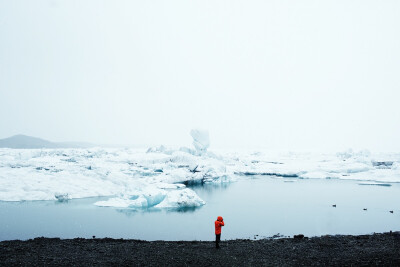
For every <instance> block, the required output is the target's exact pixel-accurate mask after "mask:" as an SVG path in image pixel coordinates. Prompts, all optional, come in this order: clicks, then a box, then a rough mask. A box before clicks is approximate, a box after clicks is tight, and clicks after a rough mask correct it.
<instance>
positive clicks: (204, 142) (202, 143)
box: [190, 129, 210, 154]
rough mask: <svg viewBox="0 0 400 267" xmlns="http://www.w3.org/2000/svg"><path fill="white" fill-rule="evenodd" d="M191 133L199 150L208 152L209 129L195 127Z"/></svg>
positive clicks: (201, 152) (199, 151)
mask: <svg viewBox="0 0 400 267" xmlns="http://www.w3.org/2000/svg"><path fill="white" fill-rule="evenodd" d="M190 135H191V136H192V137H193V145H194V147H195V148H196V150H197V152H198V153H200V154H203V153H205V152H207V148H208V147H209V146H210V136H209V134H208V131H206V130H200V129H193V130H191V131H190Z"/></svg>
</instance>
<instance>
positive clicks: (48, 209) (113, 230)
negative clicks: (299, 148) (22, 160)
mask: <svg viewBox="0 0 400 267" xmlns="http://www.w3.org/2000/svg"><path fill="white" fill-rule="evenodd" d="M285 181H290V180H288V179H286V180H283V179H281V178H279V179H276V178H270V177H254V179H240V180H238V181H237V182H234V183H230V184H224V185H218V186H217V185H206V186H198V187H194V190H195V191H196V192H197V193H198V195H199V196H200V197H201V198H202V199H204V200H205V201H206V202H207V204H206V205H205V206H203V207H201V208H197V209H188V210H181V211H176V210H147V211H135V210H129V209H117V208H105V207H97V206H94V205H93V203H94V202H96V201H98V200H99V199H102V198H89V199H78V200H70V201H69V202H67V203H59V202H54V201H33V202H0V240H9V239H29V238H33V237H38V236H46V237H61V238H74V237H87V238H90V237H92V236H93V235H95V236H96V237H113V238H134V239H145V240H212V239H213V238H214V233H213V231H214V229H213V227H214V226H213V222H214V220H215V219H216V217H217V216H218V215H221V216H223V217H224V221H225V224H226V226H225V227H224V228H223V232H222V238H223V239H234V238H254V236H255V235H259V236H258V237H257V238H262V237H270V236H272V235H275V234H278V233H279V234H281V235H293V234H299V233H302V234H305V235H306V236H315V235H324V234H364V233H372V232H384V231H390V230H393V231H399V230H400V184H392V186H390V187H387V186H366V185H359V184H358V182H357V181H341V180H313V179H309V180H298V179H293V180H292V181H294V182H285ZM333 204H336V206H337V207H336V208H334V207H332V205H333ZM364 208H367V211H364V210H363V209H364ZM390 210H393V211H394V212H393V213H390V212H389V211H390Z"/></svg>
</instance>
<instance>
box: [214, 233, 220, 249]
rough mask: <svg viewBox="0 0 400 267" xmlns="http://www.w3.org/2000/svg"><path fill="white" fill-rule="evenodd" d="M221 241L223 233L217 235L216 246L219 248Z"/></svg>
mask: <svg viewBox="0 0 400 267" xmlns="http://www.w3.org/2000/svg"><path fill="white" fill-rule="evenodd" d="M219 241H221V234H218V235H217V234H216V235H215V247H216V248H219Z"/></svg>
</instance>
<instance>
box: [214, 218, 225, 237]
mask: <svg viewBox="0 0 400 267" xmlns="http://www.w3.org/2000/svg"><path fill="white" fill-rule="evenodd" d="M224 225H225V224H224V219H222V217H221V216H218V218H217V220H216V221H215V234H216V235H220V234H221V226H224Z"/></svg>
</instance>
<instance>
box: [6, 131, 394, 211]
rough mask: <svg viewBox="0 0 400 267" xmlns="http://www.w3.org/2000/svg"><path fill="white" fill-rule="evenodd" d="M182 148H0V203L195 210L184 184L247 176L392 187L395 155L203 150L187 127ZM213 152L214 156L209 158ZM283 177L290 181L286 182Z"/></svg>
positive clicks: (197, 134) (200, 135)
mask: <svg viewBox="0 0 400 267" xmlns="http://www.w3.org/2000/svg"><path fill="white" fill-rule="evenodd" d="M191 135H192V137H193V145H194V147H195V149H190V148H182V147H181V148H166V147H165V146H159V147H156V148H151V149H147V150H145V149H126V148H123V149H122V148H69V149H63V148H57V149H9V148H0V201H23V200H28V201H30V200H52V201H66V200H69V199H74V198H86V197H100V196H101V197H108V198H109V199H108V200H106V201H98V202H96V205H98V206H103V207H106V206H107V207H109V206H110V207H125V208H134V209H141V208H149V207H154V208H167V207H168V208H169V207H197V206H201V205H204V201H203V200H202V199H201V198H200V197H199V196H197V194H196V192H195V191H193V190H192V189H191V188H190V186H191V185H192V184H203V183H225V182H232V181H235V180H236V179H250V178H251V177H252V176H254V175H260V176H263V177H266V176H274V178H278V179H283V180H284V181H291V180H296V179H342V180H357V181H360V182H366V183H369V184H391V183H399V182H400V153H383V154H382V153H381V154H373V153H370V152H368V151H360V152H354V151H352V150H349V151H345V152H341V153H337V154H332V153H331V154H329V153H328V154H323V153H295V152H286V153H277V152H273V151H240V152H235V151H229V150H219V151H215V150H214V151H208V148H209V145H210V142H209V134H208V132H207V131H202V130H192V131H191ZM217 152H218V153H217ZM288 178H290V179H288Z"/></svg>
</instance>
